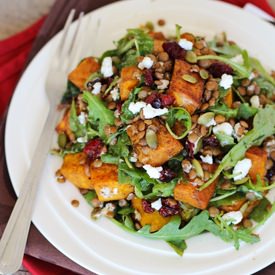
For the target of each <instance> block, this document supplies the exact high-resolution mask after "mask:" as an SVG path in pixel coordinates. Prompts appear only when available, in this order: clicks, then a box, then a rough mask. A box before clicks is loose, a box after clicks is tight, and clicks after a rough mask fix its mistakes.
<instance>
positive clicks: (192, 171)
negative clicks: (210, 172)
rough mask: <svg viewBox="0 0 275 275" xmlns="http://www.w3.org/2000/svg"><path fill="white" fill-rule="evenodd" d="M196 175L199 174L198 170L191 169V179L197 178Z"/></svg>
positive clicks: (189, 175)
mask: <svg viewBox="0 0 275 275" xmlns="http://www.w3.org/2000/svg"><path fill="white" fill-rule="evenodd" d="M196 176H197V173H196V171H195V170H194V169H191V171H190V172H189V174H188V177H189V178H190V179H191V180H193V179H195V178H196Z"/></svg>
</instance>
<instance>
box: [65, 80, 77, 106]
mask: <svg viewBox="0 0 275 275" xmlns="http://www.w3.org/2000/svg"><path fill="white" fill-rule="evenodd" d="M80 92H81V91H80V89H79V88H78V87H76V86H75V85H74V84H73V83H72V82H71V81H70V80H68V82H67V88H66V91H65V93H64V94H63V97H62V99H61V103H63V104H64V103H68V102H70V101H71V100H72V99H73V98H74V97H75V96H77V95H79V94H80Z"/></svg>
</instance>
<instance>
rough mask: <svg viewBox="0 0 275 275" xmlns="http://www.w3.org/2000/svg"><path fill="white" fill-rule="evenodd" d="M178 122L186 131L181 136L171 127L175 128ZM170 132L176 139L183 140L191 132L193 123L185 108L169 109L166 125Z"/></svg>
mask: <svg viewBox="0 0 275 275" xmlns="http://www.w3.org/2000/svg"><path fill="white" fill-rule="evenodd" d="M176 121H178V122H181V123H182V124H183V125H184V127H185V130H184V131H183V133H181V134H180V135H179V136H178V135H176V134H175V133H174V132H173V131H172V129H171V127H173V126H174V124H175V123H176ZM165 126H166V128H167V130H168V132H169V133H170V134H171V135H172V136H173V137H174V138H175V139H183V138H184V137H185V136H186V135H187V134H188V133H189V131H190V130H191V127H192V121H191V116H190V114H189V112H187V111H186V110H185V109H184V108H181V107H173V108H170V109H169V112H168V114H167V119H166V124H165Z"/></svg>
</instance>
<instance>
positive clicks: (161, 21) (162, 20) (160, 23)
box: [158, 19, 166, 26]
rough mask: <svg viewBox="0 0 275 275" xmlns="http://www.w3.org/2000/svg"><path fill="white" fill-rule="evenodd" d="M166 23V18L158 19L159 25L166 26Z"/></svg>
mask: <svg viewBox="0 0 275 275" xmlns="http://www.w3.org/2000/svg"><path fill="white" fill-rule="evenodd" d="M165 23H166V22H165V20H164V19H159V20H158V25H159V26H164V25H165Z"/></svg>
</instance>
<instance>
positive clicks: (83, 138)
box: [76, 137, 88, 143]
mask: <svg viewBox="0 0 275 275" xmlns="http://www.w3.org/2000/svg"><path fill="white" fill-rule="evenodd" d="M76 141H77V142H78V143H85V142H87V141H88V140H87V137H78V138H77V139H76Z"/></svg>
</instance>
